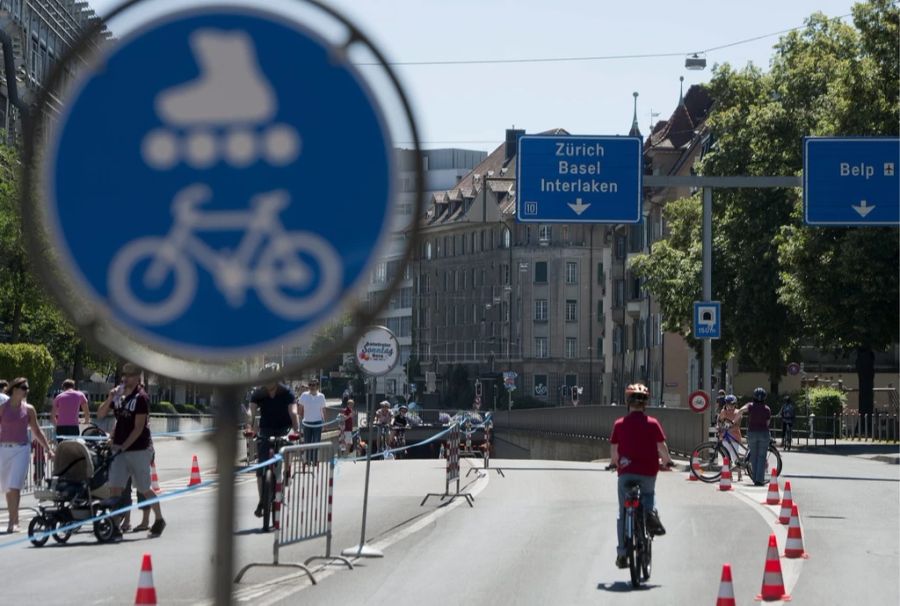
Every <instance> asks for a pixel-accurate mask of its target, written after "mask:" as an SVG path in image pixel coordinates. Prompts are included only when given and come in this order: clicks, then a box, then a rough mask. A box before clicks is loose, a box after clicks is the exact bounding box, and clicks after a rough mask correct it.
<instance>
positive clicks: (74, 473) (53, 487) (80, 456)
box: [28, 427, 117, 547]
mask: <svg viewBox="0 0 900 606" xmlns="http://www.w3.org/2000/svg"><path fill="white" fill-rule="evenodd" d="M92 429H93V430H94V431H93V432H92V431H91V430H92ZM82 435H84V436H91V437H100V438H104V437H105V438H107V439H101V440H98V441H90V442H87V443H86V442H85V441H84V440H79V439H72V440H65V441H63V442H61V443H60V444H59V446H58V447H57V449H56V457H55V459H54V461H53V478H52V479H49V480H46V482H47V487H46V488H45V489H41V490H36V491H35V496H36V497H37V499H38V500H39V501H41V502H47V501H49V502H50V504H47V505H44V504H39V505H38V510H39V511H40V514H39V515H37V516H35V517H34V518H33V519H32V520H31V523H30V524H29V525H28V538H29V539H30V540H31V542H32V544H34V545H35V546H36V547H41V546H43V545H44V544H45V543H47V540H48V539H49V536H48V535H46V534H44V535H42V533H43V532H49V531H53V530H55V529H57V528H63V527H65V526H70V525H72V524H76V523H78V521H79V520H87V519H90V518H93V517H96V516H99V515H102V514H105V513H107V512H108V511H109V510H110V509H111V508H113V507H114V506H115V503H116V502H117V500H116V499H110V498H109V489H108V488H107V487H106V486H105V484H106V481H107V478H108V476H109V464H110V462H111V461H112V459H113V456H114V455H112V453H111V452H110V445H109V440H108V436H107V435H106V434H105V433H104V432H103V431H102V430H100V429H99V428H95V427H89V428H87V429H85V431H84V432H83V434H82ZM78 529H79V527H75V528H68V529H67V530H62V531H59V532H53V540H54V541H56V542H57V543H65V542H66V541H68V540H69V538H70V537H71V536H72V534H73V533H74V532H76V531H77V530H78ZM114 531H115V525H114V522H113V520H112V519H111V518H104V519H102V520H97V521H95V522H94V536H96V537H97V541H99V542H101V543H106V542H109V541H111V540H112V538H113V535H114Z"/></svg>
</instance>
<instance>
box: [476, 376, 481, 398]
mask: <svg viewBox="0 0 900 606" xmlns="http://www.w3.org/2000/svg"><path fill="white" fill-rule="evenodd" d="M475 396H476V397H479V398H480V397H481V381H479V380H478V379H475Z"/></svg>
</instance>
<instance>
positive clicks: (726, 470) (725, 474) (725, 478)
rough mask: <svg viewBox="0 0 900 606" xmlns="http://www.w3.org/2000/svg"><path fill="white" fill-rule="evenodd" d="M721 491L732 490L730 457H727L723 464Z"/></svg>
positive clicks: (720, 482) (720, 479)
mask: <svg viewBox="0 0 900 606" xmlns="http://www.w3.org/2000/svg"><path fill="white" fill-rule="evenodd" d="M719 490H731V460H730V459H729V458H728V457H725V460H724V461H723V462H722V475H721V476H720V477H719Z"/></svg>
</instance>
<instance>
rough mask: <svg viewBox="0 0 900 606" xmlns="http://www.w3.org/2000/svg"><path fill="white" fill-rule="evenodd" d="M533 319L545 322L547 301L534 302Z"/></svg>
mask: <svg viewBox="0 0 900 606" xmlns="http://www.w3.org/2000/svg"><path fill="white" fill-rule="evenodd" d="M534 319H535V321H537V322H546V321H547V299H535V300H534Z"/></svg>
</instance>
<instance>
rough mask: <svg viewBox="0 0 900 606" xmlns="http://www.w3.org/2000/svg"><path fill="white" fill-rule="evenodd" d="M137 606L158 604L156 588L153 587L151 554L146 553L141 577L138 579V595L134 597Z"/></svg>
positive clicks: (142, 563) (142, 562)
mask: <svg viewBox="0 0 900 606" xmlns="http://www.w3.org/2000/svg"><path fill="white" fill-rule="evenodd" d="M134 603H135V605H138V604H140V605H144V604H156V588H155V587H153V564H152V563H151V562H150V554H149V553H145V554H144V559H143V560H142V561H141V576H140V577H139V578H138V588H137V593H135V595H134Z"/></svg>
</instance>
